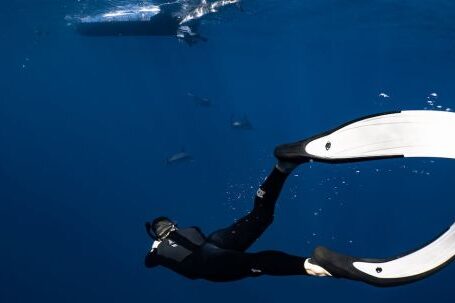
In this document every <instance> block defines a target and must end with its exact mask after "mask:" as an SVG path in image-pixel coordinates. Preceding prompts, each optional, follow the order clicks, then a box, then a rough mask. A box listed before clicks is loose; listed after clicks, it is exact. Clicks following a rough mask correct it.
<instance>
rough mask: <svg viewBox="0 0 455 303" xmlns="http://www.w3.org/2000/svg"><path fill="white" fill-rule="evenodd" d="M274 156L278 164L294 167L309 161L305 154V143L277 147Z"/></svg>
mask: <svg viewBox="0 0 455 303" xmlns="http://www.w3.org/2000/svg"><path fill="white" fill-rule="evenodd" d="M274 154H275V157H276V158H277V159H278V161H279V162H287V163H293V164H294V165H296V166H297V165H299V164H302V163H305V162H308V161H310V158H309V155H308V154H307V153H306V152H305V141H299V142H295V143H289V144H282V145H278V146H277V147H275V152H274Z"/></svg>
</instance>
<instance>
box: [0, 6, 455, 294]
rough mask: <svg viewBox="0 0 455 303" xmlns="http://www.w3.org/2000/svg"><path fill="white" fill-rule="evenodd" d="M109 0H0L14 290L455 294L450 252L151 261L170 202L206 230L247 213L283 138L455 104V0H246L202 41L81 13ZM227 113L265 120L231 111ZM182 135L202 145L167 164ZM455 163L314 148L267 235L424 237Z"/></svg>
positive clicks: (447, 217)
mask: <svg viewBox="0 0 455 303" xmlns="http://www.w3.org/2000/svg"><path fill="white" fill-rule="evenodd" d="M117 2H118V1H117ZM114 4H117V3H114ZM104 6H106V7H109V6H112V3H108V2H104V1H88V0H87V1H70V0H60V1H57V0H42V1H26V0H13V1H8V2H6V1H4V2H2V4H1V9H0V25H1V27H0V28H1V31H0V41H1V43H0V214H1V220H0V241H1V242H0V243H1V245H0V260H1V261H0V264H1V265H0V301H1V302H30V301H34V302H158V301H167V302H180V301H182V302H183V301H185V302H190V303H191V302H247V301H251V302H283V301H297V302H314V301H317V302H333V301H339V300H342V301H344V302H384V301H390V302H428V301H429V300H434V299H437V300H438V301H439V302H452V301H453V299H452V297H451V295H452V287H453V283H452V282H453V275H454V274H455V267H454V266H453V265H451V266H448V267H447V268H445V269H444V270H442V271H441V272H439V273H437V274H436V275H434V276H432V277H430V278H429V279H427V280H424V281H422V282H419V283H416V284H412V285H408V286H404V287H399V288H393V289H377V288H372V287H370V286H366V285H362V284H360V283H355V282H350V281H342V280H335V279H322V278H321V279H316V278H308V277H285V278H283V277H281V278H276V277H275V278H274V277H261V278H257V279H246V280H243V281H239V282H234V283H229V284H214V283H210V282H205V281H190V280H186V279H184V278H182V277H180V276H177V275H176V274H174V273H172V272H170V271H168V270H166V269H163V268H159V269H153V270H147V269H146V268H144V266H143V257H144V255H145V253H146V252H147V250H148V249H149V245H150V241H149V238H148V237H147V235H146V234H145V232H144V228H143V222H145V221H146V220H149V219H151V218H153V217H155V216H158V215H167V216H170V217H172V218H174V219H176V220H177V221H178V222H179V224H180V225H181V226H187V225H199V226H200V227H201V228H202V229H203V230H204V231H205V232H206V233H208V232H210V231H212V230H214V229H217V228H219V227H222V226H225V225H227V224H229V223H231V222H232V221H233V219H235V218H238V217H240V216H242V215H243V214H245V212H246V211H248V209H249V207H250V206H251V204H252V196H253V193H254V192H255V187H256V186H257V185H258V184H259V182H260V181H261V180H262V179H263V178H264V177H265V176H266V174H267V173H268V171H269V169H270V168H271V167H272V165H273V164H274V160H273V157H272V156H271V153H272V150H273V147H274V146H275V145H276V144H279V143H283V142H287V141H291V140H297V139H301V138H305V137H307V136H310V135H313V134H315V133H318V132H321V131H324V130H326V129H329V128H332V127H334V126H337V125H338V124H340V123H342V122H345V121H347V120H350V119H353V118H356V117H358V116H361V115H366V114H371V113H377V112H383V111H388V110H397V109H423V108H425V107H428V103H427V97H428V96H429V94H431V93H433V92H435V93H437V94H438V97H437V98H436V99H437V100H436V103H437V105H440V106H441V110H445V109H447V108H452V107H455V101H454V100H455V89H454V79H455V21H454V20H455V4H454V3H453V2H452V1H442V0H438V1H436V0H435V1H423V0H419V1H416V0H414V1H399V2H398V1H386V0H382V1H380V0H377V1H354V0H351V1H346V0H344V1H343V0H330V1H329V0H324V1H285V2H283V1H277V0H266V1H248V0H245V1H244V2H243V6H244V12H240V11H238V10H236V9H228V10H226V11H223V12H221V13H220V14H218V15H217V16H213V17H210V18H208V19H207V20H206V21H205V22H203V24H201V26H200V28H199V30H200V32H201V33H202V34H203V35H204V36H205V37H207V38H208V39H209V40H208V41H207V42H206V43H199V44H196V45H195V46H193V47H188V46H187V45H185V44H184V43H179V42H178V40H177V39H175V38H171V37H168V38H166V37H130V38H127V37H112V38H88V37H82V36H79V35H78V34H77V33H75V31H74V29H73V28H72V27H71V26H68V25H67V20H65V16H67V15H77V14H81V13H90V11H91V10H93V11H97V10H99V9H100V8H102V7H104ZM188 92H192V93H194V94H197V95H200V96H203V97H208V98H210V99H211V100H212V102H213V103H214V105H213V107H212V108H200V107H197V106H195V105H194V103H193V101H192V100H191V98H189V97H188V96H187V93H188ZM382 92H384V93H386V94H388V95H389V96H390V98H381V97H379V96H378V95H379V94H380V93H382ZM231 115H235V116H244V115H247V116H248V118H249V119H250V120H251V122H252V124H253V125H254V130H252V131H235V130H232V129H231V128H230V127H229V123H230V117H231ZM182 147H184V148H185V150H186V151H187V152H189V153H191V155H192V156H193V157H194V161H193V162H189V163H181V165H175V166H166V165H165V159H166V158H167V157H168V156H170V155H172V154H174V153H176V152H179V151H180V150H181V149H182ZM454 171H455V162H453V161H450V160H435V161H430V160H422V159H411V160H409V159H406V160H388V161H378V162H369V163H362V164H356V165H323V164H313V165H311V166H309V165H306V166H304V167H301V168H299V169H298V170H297V171H296V172H295V175H296V176H293V177H291V178H290V180H289V182H288V183H287V185H286V188H285V190H284V193H283V195H282V197H281V199H280V201H279V208H278V210H277V214H276V219H275V222H274V224H273V226H272V227H271V228H270V229H269V230H268V231H267V233H266V234H265V235H264V236H263V237H262V238H261V239H260V240H259V241H258V242H257V243H256V244H255V246H254V247H253V248H252V251H257V250H261V249H279V250H283V251H286V252H289V253H293V254H299V255H304V256H305V255H309V254H311V252H312V249H313V248H314V247H315V246H316V245H325V246H328V247H330V248H332V249H335V250H338V251H342V252H344V253H348V254H353V255H358V256H366V257H386V256H392V255H395V254H399V253H402V252H404V251H408V250H410V249H413V248H415V247H418V246H419V245H422V244H423V243H425V242H427V241H429V240H431V239H432V238H434V237H435V236H436V235H437V234H439V233H440V232H441V231H443V230H444V229H445V228H446V227H447V226H449V225H450V224H451V223H452V221H453V219H454V214H455V203H453V192H454V190H453V185H454V181H453V172H454Z"/></svg>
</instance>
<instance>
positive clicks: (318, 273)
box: [303, 258, 332, 277]
mask: <svg viewBox="0 0 455 303" xmlns="http://www.w3.org/2000/svg"><path fill="white" fill-rule="evenodd" d="M303 267H304V268H305V271H306V273H307V274H308V275H310V276H315V277H331V276H332V275H331V274H330V273H329V272H328V271H327V270H325V269H324V268H323V267H321V266H319V265H318V264H317V263H316V261H315V260H313V259H312V258H308V259H306V260H305V263H304V264H303Z"/></svg>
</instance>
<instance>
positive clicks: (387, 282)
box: [311, 224, 455, 287]
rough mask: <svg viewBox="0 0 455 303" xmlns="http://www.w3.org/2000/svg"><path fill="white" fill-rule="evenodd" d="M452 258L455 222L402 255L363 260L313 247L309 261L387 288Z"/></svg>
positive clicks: (428, 272)
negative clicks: (437, 235)
mask: <svg viewBox="0 0 455 303" xmlns="http://www.w3.org/2000/svg"><path fill="white" fill-rule="evenodd" d="M454 258H455V224H454V225H452V226H451V227H450V228H449V229H448V230H447V231H446V232H445V233H443V234H442V235H441V236H439V237H438V238H437V239H436V240H434V241H433V242H431V243H430V244H428V245H426V246H424V247H423V248H420V249H418V250H415V251H413V252H411V253H408V254H406V255H403V256H399V257H395V258H389V259H365V258H356V257H351V256H346V255H342V254H339V253H336V252H333V251H331V250H329V249H327V248H325V247H317V248H316V249H315V250H314V253H313V256H312V257H311V261H312V262H313V263H314V264H317V265H319V266H320V267H322V268H324V269H325V270H326V271H327V272H329V273H330V274H331V275H332V276H334V277H337V278H347V279H351V280H358V281H363V282H365V283H368V284H371V285H375V286H381V287H388V286H398V285H402V284H407V283H411V282H415V281H417V280H421V279H423V278H426V277H428V276H429V275H431V274H433V273H434V272H436V271H438V270H439V269H441V268H443V267H444V266H445V265H447V264H449V263H450V262H451V261H452V260H453V259H454Z"/></svg>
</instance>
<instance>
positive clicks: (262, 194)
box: [209, 163, 295, 251]
mask: <svg viewBox="0 0 455 303" xmlns="http://www.w3.org/2000/svg"><path fill="white" fill-rule="evenodd" d="M290 165H291V166H292V168H294V167H295V165H292V164H290ZM291 166H289V167H286V166H284V165H283V164H282V163H279V164H278V165H277V166H276V167H275V168H274V169H273V170H272V172H271V173H270V175H269V176H268V177H267V179H266V180H265V181H264V183H262V185H261V186H260V187H259V189H258V190H257V192H256V197H255V199H254V208H253V210H252V211H251V212H250V213H249V214H247V215H246V216H244V217H243V218H241V219H239V220H238V221H237V222H235V223H234V224H232V225H231V226H229V227H227V228H224V229H221V230H218V231H216V232H214V233H212V234H211V235H210V236H209V242H211V243H213V244H215V245H216V246H218V247H220V248H224V249H231V250H237V251H244V250H246V249H247V248H248V247H250V246H251V244H253V243H254V242H255V241H256V239H257V238H259V236H261V235H262V233H263V232H264V231H265V230H266V228H267V227H268V226H269V225H270V224H271V223H272V221H273V216H274V212H275V204H276V201H277V199H278V196H279V194H280V192H281V189H282V188H283V185H284V182H285V181H286V178H287V177H288V175H289V173H290V172H291V171H292V168H291Z"/></svg>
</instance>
